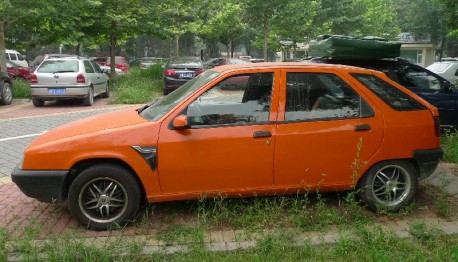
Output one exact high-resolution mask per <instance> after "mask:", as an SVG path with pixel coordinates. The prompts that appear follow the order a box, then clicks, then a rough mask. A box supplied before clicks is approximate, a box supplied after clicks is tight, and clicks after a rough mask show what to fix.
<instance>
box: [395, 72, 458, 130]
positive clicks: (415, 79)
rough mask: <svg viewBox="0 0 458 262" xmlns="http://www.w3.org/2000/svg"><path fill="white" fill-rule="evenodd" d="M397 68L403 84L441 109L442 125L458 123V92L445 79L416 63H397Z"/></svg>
mask: <svg viewBox="0 0 458 262" xmlns="http://www.w3.org/2000/svg"><path fill="white" fill-rule="evenodd" d="M395 70H396V74H397V78H398V82H399V83H400V84H401V85H403V86H405V87H407V88H409V89H410V90H411V91H413V92H414V93H416V94H417V95H419V96H421V97H422V98H424V99H425V100H426V101H428V102H429V103H431V104H432V105H434V106H435V107H437V109H439V115H440V121H441V125H442V126H457V125H458V110H457V108H456V103H457V102H458V92H457V91H455V90H454V89H452V88H451V86H450V85H449V84H448V83H447V81H446V80H445V79H443V78H441V77H439V76H437V75H435V74H433V73H432V72H430V71H428V70H425V69H424V68H422V67H419V66H416V65H397V67H396V68H395ZM447 85H448V86H447Z"/></svg>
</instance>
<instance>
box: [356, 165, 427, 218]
mask: <svg viewBox="0 0 458 262" xmlns="http://www.w3.org/2000/svg"><path fill="white" fill-rule="evenodd" d="M357 188H358V196H359V198H360V199H361V200H362V201H363V202H364V203H365V204H366V205H367V206H368V207H369V208H370V209H372V210H374V211H376V212H377V211H389V212H397V211H399V210H400V209H401V208H403V207H405V206H408V205H410V204H411V203H412V202H413V200H414V198H415V194H416V193H417V189H418V175H417V171H416V170H415V168H414V167H413V165H412V164H411V163H410V162H408V161H405V160H390V161H383V162H380V163H377V164H376V165H374V166H373V167H371V168H370V169H369V170H368V171H367V172H366V174H365V175H364V176H363V177H362V178H361V179H360V180H359V182H358V186H357Z"/></svg>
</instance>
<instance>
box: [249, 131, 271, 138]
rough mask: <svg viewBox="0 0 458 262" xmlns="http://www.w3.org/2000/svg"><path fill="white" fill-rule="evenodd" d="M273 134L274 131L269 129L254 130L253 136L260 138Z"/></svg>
mask: <svg viewBox="0 0 458 262" xmlns="http://www.w3.org/2000/svg"><path fill="white" fill-rule="evenodd" d="M271 136H272V133H270V132H269V131H256V132H254V134H253V137H254V138H259V137H271Z"/></svg>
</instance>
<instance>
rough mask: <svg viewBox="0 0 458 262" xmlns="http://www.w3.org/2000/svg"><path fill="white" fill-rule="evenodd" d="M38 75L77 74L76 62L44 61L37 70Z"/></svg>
mask: <svg viewBox="0 0 458 262" xmlns="http://www.w3.org/2000/svg"><path fill="white" fill-rule="evenodd" d="M37 72H39V73H71V72H78V61H77V60H46V61H44V62H43V63H42V64H41V65H40V67H39V68H38V69H37Z"/></svg>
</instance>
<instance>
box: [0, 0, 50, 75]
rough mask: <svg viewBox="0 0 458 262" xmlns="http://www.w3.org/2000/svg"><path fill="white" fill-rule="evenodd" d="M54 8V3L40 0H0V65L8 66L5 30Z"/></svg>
mask: <svg viewBox="0 0 458 262" xmlns="http://www.w3.org/2000/svg"><path fill="white" fill-rule="evenodd" d="M50 10H52V4H51V3H50V2H47V1H40V0H0V67H1V68H6V60H5V49H6V47H5V32H6V30H8V29H9V28H10V26H11V25H13V24H14V23H16V22H17V21H19V20H21V19H25V18H30V17H37V16H44V15H46V14H48V13H49V11H50Z"/></svg>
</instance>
